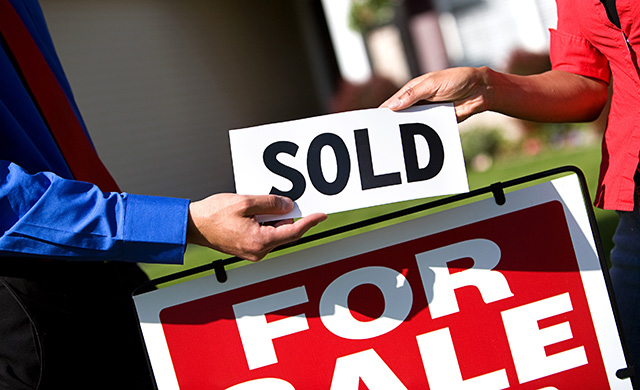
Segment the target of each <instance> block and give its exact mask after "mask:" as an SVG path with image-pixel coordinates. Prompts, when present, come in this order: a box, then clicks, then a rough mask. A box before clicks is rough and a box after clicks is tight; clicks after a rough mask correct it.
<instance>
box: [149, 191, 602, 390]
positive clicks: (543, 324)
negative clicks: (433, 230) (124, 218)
mask: <svg viewBox="0 0 640 390" xmlns="http://www.w3.org/2000/svg"><path fill="white" fill-rule="evenodd" d="M523 221H527V222H526V223H523ZM558 221H560V222H562V221H564V212H563V209H562V205H561V204H560V203H559V202H552V203H547V204H543V205H539V206H536V207H533V208H530V209H525V210H521V211H517V212H514V213H510V214H508V215H503V216H500V217H496V218H492V219H489V220H485V221H481V222H477V223H474V224H471V225H468V226H463V227H460V228H457V229H454V230H450V231H446V232H442V233H440V234H435V235H432V236H428V237H423V238H420V239H416V240H412V241H409V242H404V243H400V244H397V245H394V246H391V247H387V248H384V249H379V250H376V251H372V252H369V253H364V254H361V255H358V256H355V257H352V258H346V259H343V260H341V261H336V262H333V263H330V264H327V265H324V266H322V267H317V268H311V269H307V270H304V271H301V272H296V273H294V274H289V275H285V276H282V277H279V278H275V279H271V280H268V281H265V282H262V283H258V284H255V285H251V286H247V287H245V288H241V289H237V290H233V291H229V292H226V293H222V294H218V295H215V296H210V297H206V298H202V299H198V300H195V301H192V302H187V303H184V304H180V305H177V306H173V307H169V308H166V309H164V310H163V311H162V313H161V315H160V318H161V320H162V323H163V328H164V333H165V335H166V339H167V343H168V346H169V351H170V353H171V358H172V361H173V364H174V367H175V371H176V375H177V379H178V383H179V384H180V387H181V388H185V389H204V388H207V389H228V388H233V386H234V385H238V384H240V383H247V382H249V383H253V385H252V386H249V385H245V386H244V387H242V386H240V387H238V389H245V388H251V389H254V388H255V389H259V388H260V389H264V388H266V387H265V385H267V384H268V383H270V382H273V383H274V384H275V383H278V385H277V386H276V387H274V388H277V389H290V388H295V389H330V388H331V389H356V388H361V389H364V388H369V389H376V388H380V389H404V388H407V389H418V388H423V389H426V388H429V389H434V390H435V389H451V388H454V387H456V386H462V387H461V388H469V389H477V388H491V389H506V388H511V389H540V388H544V387H547V386H553V387H558V388H574V389H577V388H582V389H587V388H592V389H596V388H597V389H604V388H607V387H608V380H607V376H606V373H605V370H604V367H603V361H602V357H601V351H600V349H599V347H598V342H597V337H596V334H595V331H594V328H593V325H592V321H591V317H592V313H591V312H590V310H589V306H588V304H587V301H586V298H585V294H584V288H583V286H582V281H581V279H580V274H579V272H578V265H577V262H576V257H575V254H574V251H573V246H572V241H571V237H570V235H569V231H568V229H567V225H566V223H558ZM338 245H339V244H338ZM263 378H277V379H263ZM250 381H255V382H250ZM358 383H359V385H358ZM287 384H290V385H291V386H292V387H291V386H288V385H287ZM358 386H359V387H358ZM567 386H569V387H567Z"/></svg>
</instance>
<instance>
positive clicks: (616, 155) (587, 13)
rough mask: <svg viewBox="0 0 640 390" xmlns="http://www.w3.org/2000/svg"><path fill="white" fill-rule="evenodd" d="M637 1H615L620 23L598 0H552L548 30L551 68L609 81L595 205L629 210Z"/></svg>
mask: <svg viewBox="0 0 640 390" xmlns="http://www.w3.org/2000/svg"><path fill="white" fill-rule="evenodd" d="M636 1H637V0H617V1H616V3H617V8H618V14H619V16H620V25H621V29H620V28H618V27H616V26H615V25H614V24H613V23H611V21H609V18H608V17H607V13H606V11H605V8H604V6H603V5H602V3H601V2H600V0H557V1H556V3H557V5H558V28H557V29H555V30H554V29H552V30H551V62H552V64H553V69H557V70H563V71H567V72H571V73H575V74H580V75H583V76H588V77H593V78H597V79H600V80H603V81H605V82H607V83H608V82H609V81H610V80H611V81H612V82H613V86H612V87H613V95H612V101H611V111H610V113H609V121H608V125H607V130H606V131H605V134H604V139H603V143H602V163H601V166H600V178H599V182H598V191H597V193H596V198H595V205H596V206H597V207H601V208H605V209H610V210H620V211H631V210H633V204H634V197H633V196H634V189H635V184H634V181H633V177H634V174H635V172H636V170H637V168H638V159H639V158H638V153H639V152H640V74H639V71H638V58H637V55H636V53H637V52H638V51H639V50H640V24H639V23H640V6H636ZM634 21H636V23H634ZM625 37H626V38H627V39H628V42H629V45H627V42H625Z"/></svg>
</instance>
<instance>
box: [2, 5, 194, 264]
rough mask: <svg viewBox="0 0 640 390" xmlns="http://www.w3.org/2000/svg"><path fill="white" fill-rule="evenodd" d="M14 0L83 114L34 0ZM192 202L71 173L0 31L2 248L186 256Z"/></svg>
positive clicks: (90, 255)
mask: <svg viewBox="0 0 640 390" xmlns="http://www.w3.org/2000/svg"><path fill="white" fill-rule="evenodd" d="M10 1H11V3H12V5H13V6H14V8H15V9H16V11H17V12H18V14H19V15H20V17H21V19H22V20H23V22H24V24H25V25H26V27H27V29H28V30H29V32H30V33H31V35H32V37H33V39H34V40H35V42H36V44H37V45H38V47H39V48H40V51H41V52H42V54H43V55H44V57H45V59H46V61H47V63H48V64H49V66H50V68H51V69H52V71H53V72H54V74H55V76H56V78H57V80H58V82H59V83H60V85H61V87H62V88H63V90H64V91H65V94H66V96H67V98H68V99H69V101H70V103H71V104H72V107H73V108H74V110H75V112H76V116H78V118H79V119H80V114H79V113H78V109H77V107H76V105H75V103H74V101H73V96H72V93H71V89H70V87H69V84H68V82H67V80H66V77H65V75H64V72H63V70H62V66H61V65H60V62H59V60H58V58H57V55H56V53H55V49H54V46H53V43H52V41H51V38H50V36H49V32H48V30H47V26H46V23H45V20H44V17H43V15H42V11H41V9H40V6H39V5H38V3H37V0H10ZM80 120H81V119H80ZM83 126H84V125H83ZM85 132H86V130H85ZM87 137H88V135H87ZM188 204H189V201H188V200H187V199H177V198H167V197H155V196H144V195H134V194H127V193H117V192H107V193H103V192H102V191H101V190H100V189H99V188H98V187H97V186H95V185H93V184H91V183H86V182H81V181H76V180H74V179H73V175H72V174H71V171H70V170H69V168H68V166H67V163H66V162H65V159H64V157H63V155H62V153H61V152H60V149H59V147H58V145H57V144H56V141H55V139H54V138H53V136H52V134H51V133H50V131H49V129H48V128H47V125H46V124H45V121H44V119H43V118H42V116H41V114H40V112H39V110H38V108H37V106H36V104H35V103H34V101H33V99H32V97H31V96H30V94H29V90H28V88H27V87H26V86H25V85H24V84H23V81H22V80H21V77H20V73H19V70H18V69H16V65H15V64H14V62H13V61H12V58H11V55H10V51H9V50H8V48H7V46H6V44H5V42H4V41H3V40H2V39H0V234H2V235H1V236H0V256H11V257H19V256H36V257H40V256H42V257H46V258H57V259H67V260H84V261H107V260H116V261H126V262H154V263H172V264H175V263H181V262H182V259H183V255H184V249H185V237H186V225H187V214H188ZM0 261H1V259H0Z"/></svg>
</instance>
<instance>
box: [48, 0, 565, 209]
mask: <svg viewBox="0 0 640 390" xmlns="http://www.w3.org/2000/svg"><path fill="white" fill-rule="evenodd" d="M358 3H365V4H364V5H365V6H369V7H371V6H373V7H380V6H381V7H383V9H382V11H383V12H382V14H383V15H386V16H384V17H383V18H379V19H374V22H373V23H370V24H367V23H364V24H360V25H359V26H358V24H357V23H356V24H355V25H354V23H351V25H350V20H351V22H353V19H354V16H353V15H354V11H356V10H357V9H356V8H357V6H358ZM41 4H42V7H43V10H44V12H45V16H46V18H47V21H48V24H49V27H50V30H51V33H52V36H53V39H54V42H55V44H56V47H57V49H58V54H59V56H60V59H61V61H62V63H63V66H64V67H65V69H66V72H67V76H68V78H69V81H70V83H71V85H72V88H73V90H74V93H75V97H76V100H77V102H78V105H79V107H80V110H81V112H82V113H83V115H84V119H85V121H86V124H87V127H88V128H89V131H90V133H91V135H92V137H93V140H94V143H95V144H96V147H97V149H98V151H99V153H100V155H101V157H102V159H103V160H104V162H105V164H106V165H107V167H108V168H109V169H110V170H111V172H112V173H113V174H114V176H115V177H116V179H117V180H118V182H119V184H120V186H121V187H122V188H123V190H124V191H128V192H136V193H143V194H154V195H166V196H179V197H189V198H194V199H197V198H201V197H204V196H206V195H208V194H211V193H214V192H224V191H231V192H232V191H234V185H233V175H232V170H231V160H230V155H229V146H228V136H227V131H228V130H229V129H234V128H240V127H246V126H254V125H259V124H264V123H271V122H278V121H285V120H291V119H297V118H302V117H308V116H313V115H321V114H324V113H327V112H330V111H336V110H338V109H337V108H336V107H335V104H336V101H340V102H342V103H341V104H342V105H343V108H344V107H347V108H349V109H353V108H361V107H359V106H355V105H354V104H355V103H354V102H349V101H348V97H349V96H358V99H359V101H358V104H366V105H370V106H371V105H377V104H379V102H381V101H382V100H381V99H384V98H386V97H387V95H388V94H389V93H390V92H389V91H390V90H391V87H390V85H391V86H399V85H400V84H402V83H404V82H405V81H407V80H408V79H409V78H411V77H414V76H417V75H418V74H421V73H424V72H426V71H430V70H435V69H441V68H445V67H448V66H453V65H472V66H477V65H489V66H492V67H495V68H502V67H503V66H504V65H505V64H506V63H507V60H508V57H509V54H510V53H511V52H512V51H513V50H515V49H526V50H529V51H535V52H544V51H545V50H546V48H547V47H548V31H547V29H548V27H550V26H553V25H554V24H555V2H554V0H386V1H385V0H369V1H363V0H354V1H351V0H271V1H264V0H242V1H220V0H109V1H100V0H41ZM384 7H386V8H384ZM365 8H366V7H365ZM390 83H391V84H390ZM367 84H368V87H367V88H369V89H368V90H367V91H374V92H369V93H370V94H374V95H377V94H380V97H378V96H372V95H369V96H366V99H363V98H362V94H360V93H359V92H360V91H361V90H363V88H360V87H359V86H361V85H367ZM382 86H384V88H383V87H382ZM354 88H355V89H354ZM345 96H347V98H345ZM340 99H342V100H340ZM345 99H346V100H345ZM362 102H366V103H362Z"/></svg>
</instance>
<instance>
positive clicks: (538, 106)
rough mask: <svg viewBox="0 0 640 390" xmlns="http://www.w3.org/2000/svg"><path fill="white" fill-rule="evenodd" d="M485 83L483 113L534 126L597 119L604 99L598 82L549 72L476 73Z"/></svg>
mask: <svg viewBox="0 0 640 390" xmlns="http://www.w3.org/2000/svg"><path fill="white" fill-rule="evenodd" d="M479 71H480V72H482V77H483V79H484V80H485V81H484V82H485V83H486V92H485V97H486V100H487V102H486V107H487V110H490V111H496V112H500V113H502V114H505V115H509V116H513V117H516V118H520V119H526V120H532V121H538V122H587V121H591V120H594V119H596V118H597V117H598V115H599V114H600V112H601V111H602V108H603V107H604V105H605V103H606V101H607V97H608V88H607V84H606V83H604V82H603V81H601V80H596V79H591V78H588V77H583V76H580V75H576V74H573V73H568V72H563V71H558V70H552V71H549V72H546V73H542V74H537V75H530V76H519V75H512V74H505V73H499V72H495V71H493V70H491V69H489V68H481V69H479Z"/></svg>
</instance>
